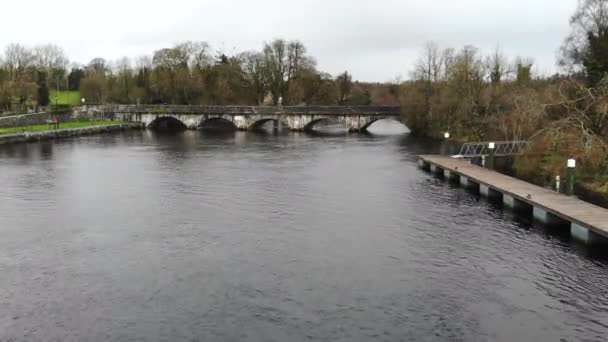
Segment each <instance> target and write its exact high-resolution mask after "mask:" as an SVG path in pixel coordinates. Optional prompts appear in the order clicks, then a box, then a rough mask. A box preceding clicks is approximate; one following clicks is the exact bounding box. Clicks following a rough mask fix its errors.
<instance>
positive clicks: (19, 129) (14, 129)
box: [0, 120, 125, 135]
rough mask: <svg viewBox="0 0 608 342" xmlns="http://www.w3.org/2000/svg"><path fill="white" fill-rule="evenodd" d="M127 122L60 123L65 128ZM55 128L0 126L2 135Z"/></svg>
mask: <svg viewBox="0 0 608 342" xmlns="http://www.w3.org/2000/svg"><path fill="white" fill-rule="evenodd" d="M121 123H125V122H124V121H110V120H103V121H101V120H99V121H75V122H65V123H61V122H60V123H59V129H64V128H81V127H90V126H100V125H112V124H121ZM50 130H53V128H52V125H50V126H49V125H46V124H44V125H32V126H19V127H9V128H0V135H2V134H17V133H24V132H41V131H50Z"/></svg>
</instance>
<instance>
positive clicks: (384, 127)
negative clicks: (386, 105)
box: [367, 119, 410, 135]
mask: <svg viewBox="0 0 608 342" xmlns="http://www.w3.org/2000/svg"><path fill="white" fill-rule="evenodd" d="M367 132H368V133H371V134H376V135H394V134H405V133H409V132H410V130H409V128H407V127H406V126H404V125H403V124H402V123H401V122H399V121H396V120H392V119H385V120H378V121H376V122H374V123H372V124H371V125H370V126H369V127H368V128H367Z"/></svg>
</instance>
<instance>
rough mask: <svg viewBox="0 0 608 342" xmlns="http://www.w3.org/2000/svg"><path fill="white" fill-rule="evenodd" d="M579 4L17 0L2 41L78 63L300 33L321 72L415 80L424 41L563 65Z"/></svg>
mask: <svg viewBox="0 0 608 342" xmlns="http://www.w3.org/2000/svg"><path fill="white" fill-rule="evenodd" d="M575 7H576V0H509V1H506V0H424V1H423V0H366V1H360V0H170V1H167V0H163V1H159V0H104V1H101V0H96V1H89V0H53V1H46V0H17V1H13V0H11V1H8V0H7V1H3V2H2V6H1V8H2V9H1V11H2V13H3V15H2V19H1V20H0V32H2V34H0V47H2V48H3V47H4V46H6V45H7V44H8V43H11V42H18V43H22V44H25V45H30V46H32V45H35V44H40V43H46V42H52V43H55V44H58V45H60V46H62V47H64V48H65V49H66V51H67V53H68V54H69V57H70V59H71V60H72V61H76V62H81V63H86V62H88V61H89V60H91V59H92V58H94V57H104V58H106V59H117V58H119V57H122V56H129V57H136V56H139V55H142V54H152V53H153V52H154V51H155V50H157V49H160V48H163V47H169V46H172V45H173V43H175V42H178V41H185V40H204V41H207V42H209V43H210V44H211V45H212V46H213V47H214V48H215V49H216V50H222V51H224V52H226V53H227V54H230V53H233V52H238V51H242V50H250V49H260V48H261V46H262V43H263V42H264V41H269V40H272V39H273V38H278V37H282V38H286V39H299V40H301V41H302V42H303V43H304V44H305V45H306V46H307V48H308V50H309V52H310V54H311V55H313V56H314V57H315V58H316V60H317V62H318V67H319V69H321V70H324V71H327V72H329V73H331V74H334V75H335V74H338V73H339V72H341V71H343V70H348V71H350V72H351V73H352V74H353V76H354V78H355V79H359V80H365V81H389V80H393V79H395V77H397V76H399V75H401V76H402V77H403V78H406V77H407V76H408V74H409V71H410V70H411V68H412V63H413V61H414V60H415V59H416V56H417V55H418V53H419V51H420V49H421V47H422V46H423V45H424V44H425V42H426V41H429V40H433V41H436V42H437V43H439V44H440V45H442V46H450V47H455V48H458V47H461V46H462V45H465V44H472V45H475V46H477V47H479V48H480V49H482V51H485V52H491V51H492V50H494V49H495V48H496V46H499V47H500V48H501V49H502V50H503V51H504V52H505V53H506V54H507V55H509V56H510V57H515V56H517V55H521V56H525V57H528V56H529V57H533V58H534V59H535V61H536V63H537V69H536V71H537V72H538V73H543V74H548V73H552V72H554V71H556V70H557V68H556V66H555V60H556V53H557V49H558V48H559V45H560V43H561V41H562V39H563V38H564V37H565V36H566V35H567V33H568V31H569V25H568V19H569V17H570V15H571V14H572V13H573V11H574V9H575Z"/></svg>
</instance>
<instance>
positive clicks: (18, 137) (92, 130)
mask: <svg viewBox="0 0 608 342" xmlns="http://www.w3.org/2000/svg"><path fill="white" fill-rule="evenodd" d="M136 128H141V125H140V124H134V123H128V124H116V125H101V126H89V127H82V128H67V129H56V130H49V131H41V132H32V133H28V132H26V133H19V134H6V135H0V145H3V144H13V143H23V142H34V141H42V140H51V139H59V138H69V137H76V136H82V135H90V134H98V133H105V132H113V131H123V130H128V129H136Z"/></svg>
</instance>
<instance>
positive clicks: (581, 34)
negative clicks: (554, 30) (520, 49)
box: [558, 0, 608, 72]
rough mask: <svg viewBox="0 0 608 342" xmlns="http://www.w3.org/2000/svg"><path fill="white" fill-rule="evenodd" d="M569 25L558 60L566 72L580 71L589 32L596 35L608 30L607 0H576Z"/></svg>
mask: <svg viewBox="0 0 608 342" xmlns="http://www.w3.org/2000/svg"><path fill="white" fill-rule="evenodd" d="M570 26H571V29H572V31H571V33H570V35H568V37H567V38H566V39H565V40H564V42H563V44H562V46H561V48H560V56H559V61H558V62H559V64H560V65H561V66H562V67H563V68H564V69H565V70H566V71H568V72H580V71H582V69H583V59H584V57H585V53H586V51H587V49H588V36H589V34H594V35H596V36H597V35H599V34H604V33H607V31H608V0H578V7H577V9H576V12H575V13H574V15H572V17H571V18H570Z"/></svg>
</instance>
